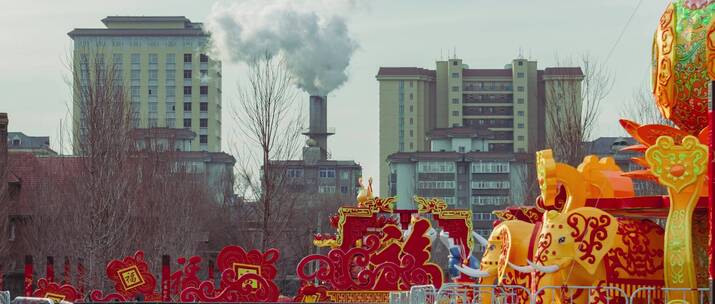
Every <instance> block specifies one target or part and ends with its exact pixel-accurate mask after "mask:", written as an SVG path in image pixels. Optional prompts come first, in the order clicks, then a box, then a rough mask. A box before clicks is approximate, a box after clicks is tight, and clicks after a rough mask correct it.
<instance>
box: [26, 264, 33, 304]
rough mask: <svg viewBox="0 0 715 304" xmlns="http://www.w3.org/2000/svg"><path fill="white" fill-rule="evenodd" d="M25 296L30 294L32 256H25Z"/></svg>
mask: <svg viewBox="0 0 715 304" xmlns="http://www.w3.org/2000/svg"><path fill="white" fill-rule="evenodd" d="M25 296H26V297H31V296H32V256H31V255H26V256H25Z"/></svg>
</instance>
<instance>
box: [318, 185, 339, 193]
mask: <svg viewBox="0 0 715 304" xmlns="http://www.w3.org/2000/svg"><path fill="white" fill-rule="evenodd" d="M318 192H320V193H335V186H318Z"/></svg>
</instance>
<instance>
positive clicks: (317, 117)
mask: <svg viewBox="0 0 715 304" xmlns="http://www.w3.org/2000/svg"><path fill="white" fill-rule="evenodd" d="M333 134H334V133H332V132H328V97H327V96H310V121H309V124H308V131H307V132H305V133H303V135H306V136H308V138H309V139H308V147H307V148H306V149H305V151H304V152H303V158H304V159H306V158H310V159H314V160H315V159H316V158H317V160H327V159H328V136H330V135H333ZM308 154H310V156H308ZM316 154H317V155H316Z"/></svg>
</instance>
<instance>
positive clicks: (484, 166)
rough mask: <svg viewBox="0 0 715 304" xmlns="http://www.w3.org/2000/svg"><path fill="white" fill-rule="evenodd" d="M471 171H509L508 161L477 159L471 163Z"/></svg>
mask: <svg viewBox="0 0 715 304" xmlns="http://www.w3.org/2000/svg"><path fill="white" fill-rule="evenodd" d="M472 173H509V162H500V161H477V162H473V163H472Z"/></svg>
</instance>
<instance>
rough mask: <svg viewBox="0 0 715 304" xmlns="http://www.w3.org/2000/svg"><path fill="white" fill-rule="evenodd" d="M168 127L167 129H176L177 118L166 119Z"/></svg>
mask: <svg viewBox="0 0 715 304" xmlns="http://www.w3.org/2000/svg"><path fill="white" fill-rule="evenodd" d="M166 127H167V128H176V118H167V119H166Z"/></svg>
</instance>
